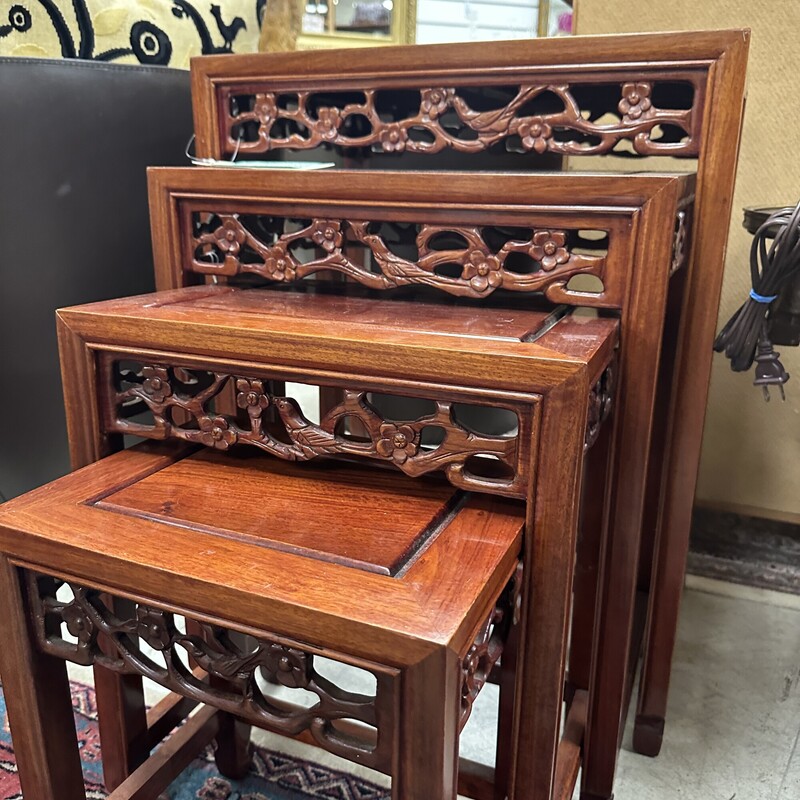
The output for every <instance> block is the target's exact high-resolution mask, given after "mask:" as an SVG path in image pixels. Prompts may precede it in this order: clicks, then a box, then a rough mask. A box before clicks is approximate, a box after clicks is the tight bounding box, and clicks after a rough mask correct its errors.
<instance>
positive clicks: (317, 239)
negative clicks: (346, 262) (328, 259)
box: [311, 219, 343, 253]
mask: <svg viewBox="0 0 800 800" xmlns="http://www.w3.org/2000/svg"><path fill="white" fill-rule="evenodd" d="M311 241H313V242H314V244H315V245H317V247H321V248H322V249H323V250H326V251H327V252H328V253H332V252H333V251H334V250H338V249H339V248H340V247H341V246H342V241H343V237H342V225H341V223H340V222H338V221H335V220H328V219H321V220H315V221H314V224H313V226H312V230H311Z"/></svg>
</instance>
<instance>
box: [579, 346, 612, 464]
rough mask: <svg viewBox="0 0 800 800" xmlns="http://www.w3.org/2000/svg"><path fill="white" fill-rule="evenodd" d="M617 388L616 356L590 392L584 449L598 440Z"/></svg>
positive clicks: (609, 412)
mask: <svg viewBox="0 0 800 800" xmlns="http://www.w3.org/2000/svg"><path fill="white" fill-rule="evenodd" d="M616 388H617V360H616V357H615V358H614V359H613V360H612V361H611V363H610V364H609V365H608V366H607V367H606V368H605V370H604V372H603V374H602V375H601V376H600V378H599V380H598V381H597V383H596V384H595V385H594V386H593V387H592V391H591V392H590V393H589V419H588V422H587V424H586V439H585V442H584V451H586V450H588V449H589V448H590V447H591V446H592V445H593V444H594V443H595V442H596V441H597V437H598V436H599V435H600V429H601V428H602V427H603V423H604V422H605V421H606V420H607V419H608V417H609V415H610V414H611V409H612V407H613V405H614V394H615V392H616Z"/></svg>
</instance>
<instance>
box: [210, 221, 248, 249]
mask: <svg viewBox="0 0 800 800" xmlns="http://www.w3.org/2000/svg"><path fill="white" fill-rule="evenodd" d="M214 238H215V239H216V243H217V247H218V248H219V249H220V250H222V252H223V253H230V254H231V255H236V253H238V252H239V248H240V247H241V246H242V245H243V244H244V240H245V239H246V238H247V235H246V234H245V232H244V228H242V226H241V225H240V224H239V223H238V222H237V221H236V220H235V219H233V217H228V218H227V219H226V220H223V222H222V225H220V226H219V228H217V229H216V230H215V231H214Z"/></svg>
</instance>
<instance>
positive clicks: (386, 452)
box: [375, 422, 418, 464]
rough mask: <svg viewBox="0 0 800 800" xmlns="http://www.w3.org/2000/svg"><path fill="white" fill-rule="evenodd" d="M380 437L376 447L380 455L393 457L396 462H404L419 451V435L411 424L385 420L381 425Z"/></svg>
mask: <svg viewBox="0 0 800 800" xmlns="http://www.w3.org/2000/svg"><path fill="white" fill-rule="evenodd" d="M380 437H381V438H380V439H378V442H377V444H376V445H375V449H376V450H377V451H378V454H379V455H381V456H383V457H384V458H391V459H392V460H393V461H394V462H395V463H396V464H404V463H405V462H406V461H407V460H408V458H409V456H414V455H416V453H417V449H418V445H417V435H416V433H414V429H413V428H412V427H411V426H410V425H395V424H394V423H393V422H384V423H383V425H381V427H380Z"/></svg>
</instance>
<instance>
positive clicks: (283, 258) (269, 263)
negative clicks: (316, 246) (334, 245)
mask: <svg viewBox="0 0 800 800" xmlns="http://www.w3.org/2000/svg"><path fill="white" fill-rule="evenodd" d="M334 238H335V237H334ZM321 246H323V247H324V245H321ZM326 249H327V248H326ZM264 268H265V269H266V271H267V274H268V275H269V277H270V278H272V280H274V281H293V280H294V279H295V277H296V275H297V271H296V270H295V267H294V264H293V263H292V261H291V259H290V257H289V254H288V253H287V252H286V247H285V246H284V245H283V244H276V245H275V246H274V247H271V248H270V249H269V251H268V252H267V254H266V256H265V257H264Z"/></svg>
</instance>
